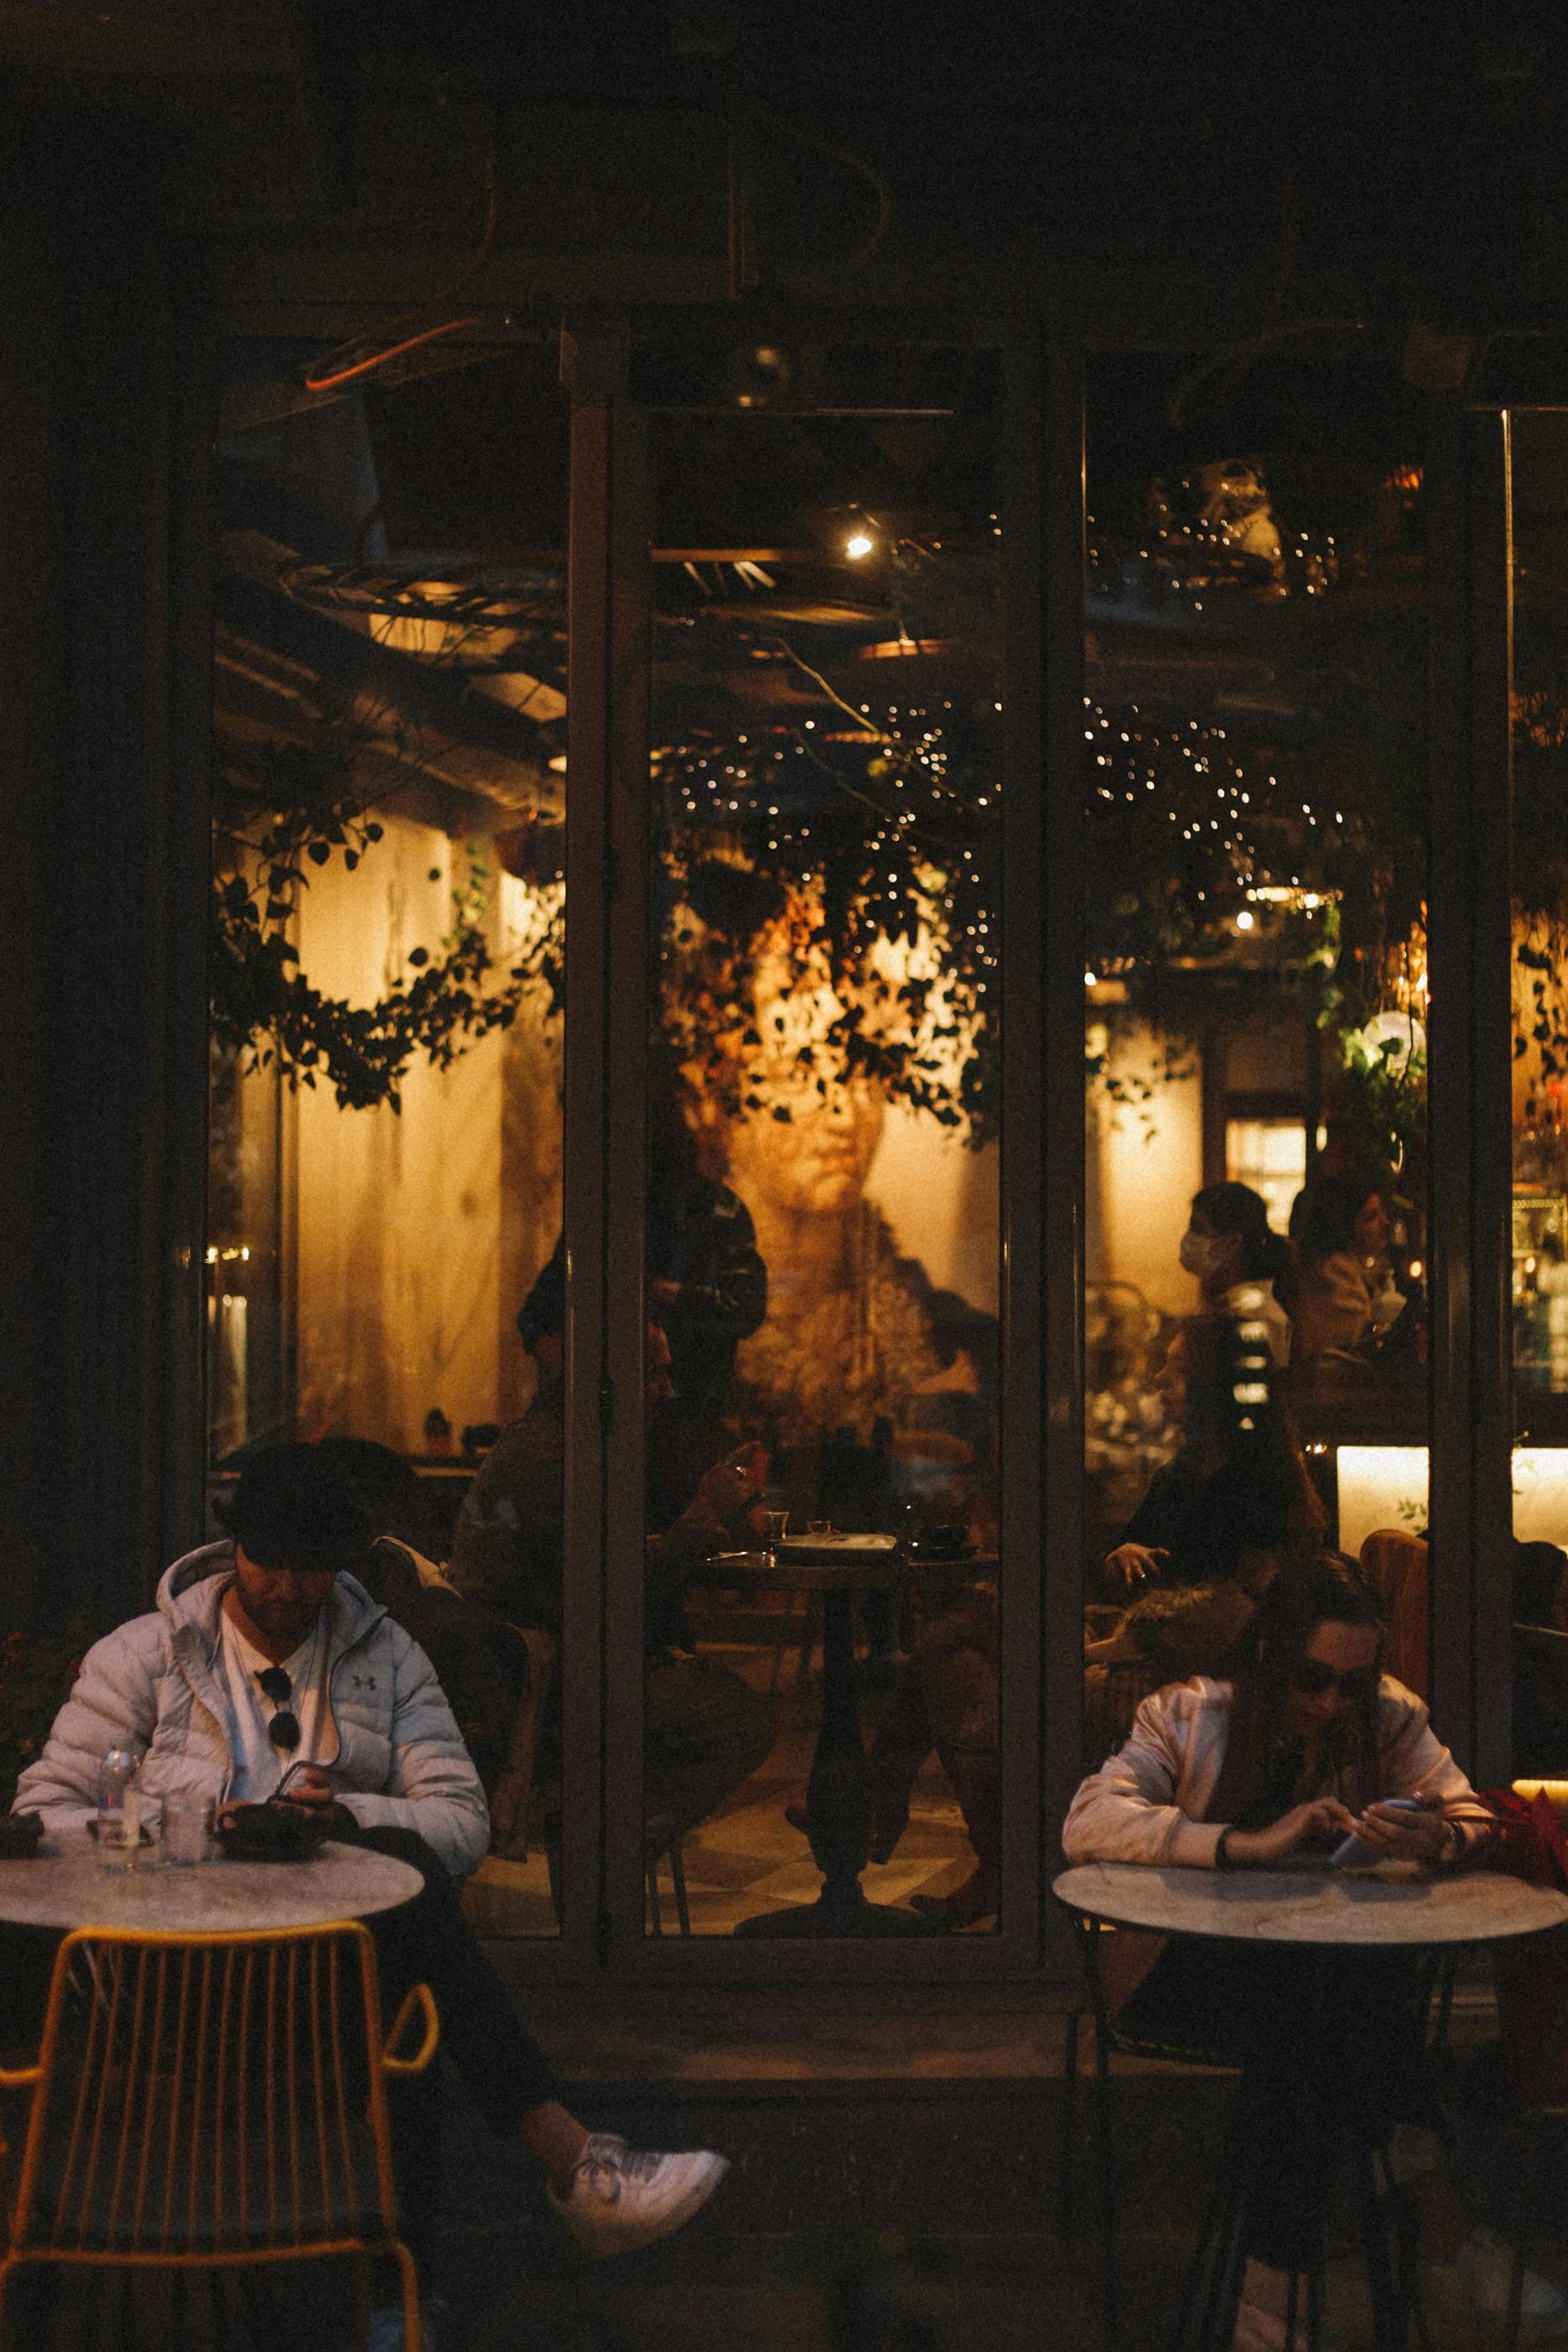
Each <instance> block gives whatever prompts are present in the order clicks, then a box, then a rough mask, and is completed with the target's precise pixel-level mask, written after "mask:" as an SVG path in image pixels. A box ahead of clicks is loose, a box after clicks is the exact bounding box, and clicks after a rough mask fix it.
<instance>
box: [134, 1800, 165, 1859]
mask: <svg viewBox="0 0 1568 2352" xmlns="http://www.w3.org/2000/svg"><path fill="white" fill-rule="evenodd" d="M141 1812H142V1818H141V1822H140V1825H139V1826H140V1832H141V1833H140V1836H139V1838H138V1840H137V1845H136V1867H137V1869H138V1870H162V1868H163V1798H162V1797H143V1798H142V1808H141Z"/></svg>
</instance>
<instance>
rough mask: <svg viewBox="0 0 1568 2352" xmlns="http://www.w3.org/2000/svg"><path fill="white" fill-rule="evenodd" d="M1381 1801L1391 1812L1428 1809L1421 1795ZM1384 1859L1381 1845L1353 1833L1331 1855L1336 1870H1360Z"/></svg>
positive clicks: (1330, 1858)
mask: <svg viewBox="0 0 1568 2352" xmlns="http://www.w3.org/2000/svg"><path fill="white" fill-rule="evenodd" d="M1380 1802H1381V1803H1382V1804H1383V1805H1384V1806H1385V1807H1386V1809H1387V1811H1389V1812H1391V1813H1424V1812H1426V1811H1427V1810H1428V1809H1427V1807H1426V1806H1425V1805H1424V1804H1423V1803H1422V1801H1421V1800H1420V1798H1419V1797H1384V1798H1382V1799H1381V1800H1380ZM1384 1859H1385V1857H1384V1853H1383V1852H1382V1849H1381V1848H1380V1847H1378V1846H1375V1845H1368V1843H1367V1842H1366V1840H1365V1839H1364V1838H1359V1837H1356V1836H1354V1835H1353V1834H1352V1836H1350V1837H1348V1838H1343V1839H1342V1840H1341V1842H1340V1843H1339V1844H1338V1845H1337V1846H1335V1848H1334V1850H1333V1852H1332V1853H1331V1855H1330V1856H1329V1860H1330V1861H1331V1863H1332V1864H1333V1866H1334V1868H1335V1869H1336V1870H1360V1869H1362V1868H1363V1867H1364V1866H1365V1865H1366V1864H1369V1863H1373V1862H1382V1861H1384Z"/></svg>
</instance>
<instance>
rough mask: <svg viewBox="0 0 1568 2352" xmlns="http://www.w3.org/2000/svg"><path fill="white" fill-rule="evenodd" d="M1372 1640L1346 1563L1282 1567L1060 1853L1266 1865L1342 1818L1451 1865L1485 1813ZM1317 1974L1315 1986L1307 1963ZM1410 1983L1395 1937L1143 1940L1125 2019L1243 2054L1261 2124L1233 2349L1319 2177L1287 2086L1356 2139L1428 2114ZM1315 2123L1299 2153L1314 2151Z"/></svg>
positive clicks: (1360, 1591) (1275, 2323)
mask: <svg viewBox="0 0 1568 2352" xmlns="http://www.w3.org/2000/svg"><path fill="white" fill-rule="evenodd" d="M1381 1648H1382V1627H1381V1624H1380V1622H1379V1608H1378V1598H1377V1595H1376V1593H1375V1592H1374V1591H1373V1589H1372V1587H1371V1586H1370V1585H1369V1584H1368V1583H1367V1582H1366V1581H1365V1580H1364V1579H1363V1576H1362V1574H1361V1572H1360V1570H1359V1569H1358V1568H1357V1567H1356V1565H1355V1563H1354V1562H1353V1561H1352V1560H1350V1559H1346V1558H1345V1557H1344V1556H1343V1555H1342V1553H1338V1552H1326V1553H1324V1554H1322V1555H1321V1557H1320V1558H1319V1559H1315V1560H1312V1561H1310V1562H1307V1563H1305V1564H1304V1565H1301V1566H1298V1567H1291V1568H1286V1569H1283V1570H1281V1571H1280V1573H1279V1576H1277V1577H1276V1579H1275V1580H1274V1582H1273V1583H1272V1584H1271V1585H1270V1586H1269V1588H1268V1591H1267V1593H1266V1594H1265V1595H1264V1598H1263V1600H1262V1601H1261V1603H1260V1605H1259V1607H1258V1613H1257V1615H1256V1617H1255V1618H1254V1620H1253V1624H1252V1628H1251V1641H1250V1645H1249V1650H1248V1653H1247V1658H1246V1663H1245V1664H1244V1665H1243V1666H1242V1668H1241V1669H1240V1670H1239V1671H1238V1673H1237V1677H1236V1680H1235V1681H1234V1682H1218V1681H1214V1680H1211V1679H1209V1678H1208V1677H1206V1676H1204V1675H1194V1677H1193V1679H1192V1680H1191V1681H1190V1682H1185V1683H1180V1684H1173V1685H1167V1687H1166V1688H1165V1689H1163V1690H1161V1691H1156V1692H1155V1693H1154V1695H1153V1696H1152V1697H1151V1698H1147V1699H1145V1700H1144V1702H1143V1704H1142V1706H1141V1707H1140V1708H1139V1711H1138V1715H1137V1718H1136V1720H1135V1722H1134V1724H1133V1727H1132V1731H1131V1736H1130V1737H1129V1738H1128V1739H1127V1741H1126V1744H1125V1745H1124V1746H1123V1747H1122V1748H1121V1749H1120V1751H1119V1752H1118V1753H1117V1754H1116V1755H1114V1756H1112V1757H1110V1759H1108V1761H1107V1762H1106V1763H1105V1764H1104V1765H1102V1766H1101V1768H1100V1770H1099V1771H1098V1772H1095V1773H1091V1774H1090V1776H1089V1779H1088V1780H1085V1781H1084V1783H1083V1785H1082V1787H1081V1788H1080V1789H1079V1792H1078V1794H1077V1796H1076V1797H1075V1798H1074V1800H1073V1802H1072V1806H1071V1809H1070V1811H1068V1819H1067V1824H1066V1827H1065V1828H1064V1830H1063V1832H1062V1844H1063V1847H1064V1849H1065V1851H1066V1853H1067V1855H1068V1859H1069V1861H1072V1862H1133V1863H1138V1862H1143V1863H1154V1864H1189V1865H1192V1866H1194V1867H1196V1868H1199V1869H1214V1870H1237V1869H1243V1868H1246V1867H1247V1866H1248V1865H1251V1866H1253V1867H1268V1865H1270V1864H1279V1863H1280V1862H1281V1861H1283V1859H1284V1857H1285V1856H1286V1855H1288V1854H1295V1853H1300V1852H1301V1851H1302V1850H1303V1849H1305V1850H1309V1851H1310V1849H1312V1848H1313V1847H1315V1846H1317V1845H1319V1844H1323V1845H1325V1846H1332V1845H1335V1844H1337V1843H1339V1842H1340V1840H1341V1839H1342V1837H1344V1836H1346V1835H1347V1834H1349V1833H1350V1832H1352V1830H1353V1831H1354V1832H1355V1833H1356V1834H1357V1836H1359V1837H1360V1838H1362V1839H1363V1841H1364V1842H1365V1843H1367V1844H1368V1845H1369V1846H1372V1847H1373V1848H1375V1849H1376V1851H1377V1853H1379V1855H1382V1856H1388V1857H1390V1858H1398V1859H1403V1860H1408V1861H1414V1862H1418V1863H1422V1864H1426V1865H1428V1866H1430V1867H1432V1868H1436V1869H1447V1868H1451V1867H1453V1866H1454V1865H1455V1864H1458V1862H1459V1861H1460V1860H1461V1859H1462V1858H1463V1857H1464V1855H1465V1853H1467V1851H1468V1849H1469V1848H1470V1847H1471V1846H1472V1845H1473V1844H1475V1843H1478V1842H1479V1840H1480V1839H1481V1838H1482V1837H1484V1835H1485V1833H1486V1824H1487V1822H1488V1819H1489V1816H1488V1814H1487V1812H1486V1810H1485V1808H1484V1807H1483V1806H1482V1805H1481V1804H1480V1803H1479V1801H1478V1799H1477V1798H1476V1797H1475V1795H1474V1792H1473V1791H1472V1790H1471V1788H1470V1785H1469V1782H1468V1780H1466V1778H1465V1776H1464V1774H1463V1773H1462V1772H1461V1771H1460V1769H1459V1768H1458V1765H1457V1764H1456V1763H1455V1761H1454V1759H1453V1758H1452V1757H1451V1756H1450V1755H1449V1753H1448V1750H1447V1748H1445V1747H1443V1746H1442V1745H1441V1743H1440V1742H1439V1741H1438V1739H1437V1738H1436V1736H1435V1734H1434V1733H1433V1731H1432V1729H1431V1727H1430V1725H1429V1724H1428V1722H1427V1719H1426V1707H1425V1706H1424V1705H1423V1704H1422V1702H1421V1701H1420V1700H1419V1699H1418V1698H1417V1697H1416V1696H1415V1694H1414V1693H1413V1692H1411V1691H1408V1690H1406V1689H1405V1687H1404V1685H1402V1684H1400V1683H1397V1682H1395V1681H1394V1678H1393V1676H1392V1675H1384V1674H1382V1673H1381V1672H1380V1670H1379V1657H1380V1652H1381ZM1390 1797H1414V1798H1415V1799H1416V1800H1418V1801H1419V1803H1420V1805H1421V1810H1420V1811H1415V1812H1406V1811H1389V1810H1388V1807H1387V1804H1386V1800H1387V1799H1388V1798H1390ZM1117 1940H1118V1942H1120V1941H1121V1938H1120V1937H1119V1938H1118V1939H1117ZM1325 1968H1326V1969H1328V1970H1329V1972H1330V1975H1331V1979H1332V1981H1331V1983H1330V1984H1329V1985H1328V1986H1327V1987H1326V1988H1324V1987H1323V1985H1322V1983H1321V1976H1319V1975H1318V1974H1317V1973H1316V1972H1318V1971H1321V1970H1322V1969H1325ZM1410 1992H1411V1972H1410V1969H1409V1967H1408V1964H1407V1963H1406V1962H1405V1961H1404V1960H1403V1959H1402V1958H1401V1956H1400V1955H1399V1953H1398V1952H1397V1951H1394V1952H1379V1951H1377V1950H1375V1949H1359V1950H1356V1951H1354V1952H1345V1953H1335V1954H1331V1955H1322V1954H1312V1953H1309V1952H1303V1951H1302V1950H1300V1948H1298V1949H1295V1950H1292V1949H1290V1948H1279V1947H1274V1948H1261V1947H1258V1946H1256V1945H1246V1944H1242V1943H1239V1942H1235V1941H1231V1940H1228V1939H1219V1938H1206V1937H1205V1938H1196V1937H1192V1938H1183V1939H1181V1940H1180V1941H1178V1942H1176V1943H1174V1944H1173V1945H1171V1946H1169V1947H1167V1948H1165V1949H1164V1950H1163V1952H1161V1953H1160V1954H1159V1956H1158V1957H1157V1958H1155V1959H1154V1962H1153V1965H1152V1968H1150V1969H1149V1970H1148V1973H1147V1974H1146V1975H1145V1976H1144V1978H1143V1979H1142V1982H1141V1983H1139V1984H1138V1986H1137V1988H1136V1990H1134V1991H1133V1993H1132V1995H1131V2000H1129V2001H1128V2003H1127V2005H1126V2007H1125V2008H1123V2010H1122V2011H1121V2017H1120V2022H1121V2024H1123V2026H1125V2027H1126V2029H1127V2030H1128V2031H1129V2032H1137V2033H1139V2034H1140V2035H1143V2034H1147V2035H1150V2036H1152V2037H1155V2038H1165V2039H1172V2038H1174V2039H1177V2040H1180V2041H1182V2042H1189V2043H1195V2044H1197V2045H1199V2046H1201V2047H1204V2048H1206V2049H1211V2050H1215V2051H1216V2052H1226V2053H1230V2054H1233V2055H1235V2056H1237V2057H1238V2058H1240V2059H1241V2061H1242V2063H1243V2067H1244V2088H1243V2095H1244V2099H1245V2101H1246V2102H1247V2106H1248V2111H1249V2112H1250V2113H1251V2114H1252V2115H1253V2116H1255V2117H1256V2118H1257V2121H1258V2129H1257V2131H1256V2133H1255V2134H1254V2145H1253V2146H1252V2147H1251V2148H1250V2150H1249V2156H1248V2163H1247V2209H1246V2214H1245V2221H1244V2227H1245V2232H1246V2246H1247V2254H1248V2256H1249V2260H1248V2263H1247V2277H1246V2280H1245V2282H1244V2285H1243V2297H1242V2305H1241V2312H1240V2316H1239V2318H1238V2321H1237V2335H1236V2343H1237V2346H1238V2347H1247V2352H1279V2347H1282V2346H1283V2344H1284V2330H1283V2325H1282V2322H1281V2318H1280V2314H1281V2313H1282V2311H1283V2309H1284V2278H1283V2276H1282V2275H1280V2274H1282V2273H1290V2272H1301V2271H1305V2270H1307V2269H1308V2268H1310V2266H1311V2265H1312V2263H1313V2262H1314V2261H1315V2260H1316V2256H1317V2249H1318V2245H1319V2242H1320V2237H1321V2221H1322V2213H1323V2209H1324V2204H1325V2201H1326V2197H1327V2192H1328V2187H1329V2183H1328V2180H1327V2179H1326V2178H1325V2177H1323V2176H1322V2169H1321V2166H1318V2165H1315V2164H1314V2163H1313V2162H1312V2161H1311V2157H1310V2153H1309V2148H1310V2145H1311V2144H1310V2143H1308V2142H1307V2141H1304V2140H1303V2139H1301V2138H1300V2137H1298V2136H1296V2135H1294V2134H1292V2133H1290V2132H1289V2131H1288V2130H1284V2129H1281V2128H1280V2118H1281V2117H1282V2116H1288V2115H1289V2114H1290V2113H1291V2112H1293V2111H1295V2109H1296V2106H1297V2102H1298V2101H1299V2100H1300V2098H1301V2097H1302V2095H1303V2089H1304V2086H1305V2087H1306V2088H1307V2090H1308V2091H1309V2092H1310V2094H1311V2095H1318V2096H1321V2098H1322V2099H1323V2100H1324V2101H1325V2102H1326V2103H1327V2105H1329V2106H1330V2108H1331V2111H1332V2112H1333V2113H1334V2114H1335V2115H1337V2116H1338V2117H1339V2118H1340V2119H1341V2120H1342V2122H1343V2123H1344V2124H1346V2125H1347V2126H1349V2127H1350V2128H1351V2129H1352V2131H1353V2132H1355V2133H1356V2134H1357V2135H1358V2136H1364V2137H1367V2138H1369V2139H1370V2140H1371V2141H1372V2143H1373V2145H1376V2144H1378V2143H1379V2142H1381V2141H1382V2140H1383V2139H1384V2137H1386V2135H1387V2133H1388V2130H1389V2129H1390V2127H1391V2126H1392V2124H1393V2123H1394V2120H1395V2119H1401V2120H1404V2121H1406V2122H1412V2121H1413V2122H1416V2123H1420V2122H1422V2121H1425V2120H1426V2118H1425V2116H1424V2113H1423V2106H1422V2100H1421V2088H1422V2085H1421V2065H1420V2034H1419V2020H1418V2018H1417V2015H1416V2010H1415V2004H1414V2003H1413V2001H1412V2000H1411V1998H1410ZM1325 1998H1326V2006H1325V2005H1324V2004H1325ZM1314 2013H1315V2014H1316V2016H1317V2017H1318V2019H1319V2020H1320V2022H1321V2019H1322V2018H1323V2017H1325V2016H1326V2017H1329V2018H1331V2019H1332V2021H1333V2025H1334V2032H1333V2034H1332V2036H1331V2037H1324V2036H1322V2035H1321V2032H1319V2034H1318V2035H1317V2037H1316V2038H1315V2039H1314V2038H1313V2036H1312V2033H1311V2032H1310V2027H1309V2025H1308V2022H1307V2021H1308V2020H1309V2018H1310V2016H1311V2015H1313V2014H1314ZM1331 2137H1332V2136H1331V2135H1329V2134H1324V2135H1320V2136H1319V2137H1318V2142H1317V2146H1319V2147H1321V2148H1323V2149H1327V2148H1329V2147H1330V2146H1331ZM1421 2138H1422V2142H1423V2144H1424V2145H1423V2154H1424V2155H1425V2156H1426V2160H1427V2161H1428V2162H1429V2161H1430V2154H1429V2147H1428V2146H1427V2145H1426V2135H1425V2134H1423V2135H1422V2136H1421ZM1414 2168H1415V2167H1413V2169H1414Z"/></svg>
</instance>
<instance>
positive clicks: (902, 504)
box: [637, 346, 1005, 1936]
mask: <svg viewBox="0 0 1568 2352" xmlns="http://www.w3.org/2000/svg"><path fill="white" fill-rule="evenodd" d="M704 371H706V373H704ZM996 374H997V371H996V364H995V362H994V356H993V355H991V354H988V353H983V352H949V351H909V350H896V351H869V350H864V349H849V348H833V349H821V348H816V349H813V348H809V347H805V346H802V347H800V348H795V347H791V348H787V349H786V348H783V347H777V348H775V347H773V346H767V347H760V348H757V349H755V350H752V349H750V348H747V349H745V350H742V351H737V352H731V353H730V354H728V355H725V356H724V357H722V359H721V360H719V361H716V362H709V361H708V360H707V359H705V358H702V357H701V356H698V357H693V356H691V355H690V354H689V353H683V354H681V355H680V356H679V358H676V357H667V356H660V355H657V354H649V355H647V358H646V359H645V361H644V362H643V367H642V379H641V382H640V383H639V384H638V386H637V389H638V392H639V394H640V396H641V397H643V398H644V399H645V400H646V401H647V404H648V405H649V408H650V410H651V412H652V416H651V425H652V448H651V461H652V482H653V488H652V500H653V513H654V531H655V548H654V562H653V566H652V576H653V697H652V735H651V740H652V784H653V804H652V805H653V840H652V873H651V891H652V907H653V922H652V951H653V955H654V959H655V962H654V974H653V986H652V991H651V1014H652V1033H651V1035H650V1038H649V1069H650V1080H649V1093H648V1101H647V1110H648V1215H647V1310H648V1317H649V1328H648V1332H647V1369H648V1398H647V1410H648V1423H647V1426H648V1465H649V1466H648V1479H647V1578H646V1586H645V1624H646V1637H647V1659H646V1670H645V1674H644V1677H643V1690H644V1707H645V1740H644V1790H643V1802H642V1821H643V1830H644V1841H645V1847H646V1860H647V1871H648V1883H649V1901H648V1913H647V1925H648V1929H649V1932H653V1933H657V1932H659V1931H660V1930H661V1929H662V1930H663V1931H665V1932H668V1930H669V1928H670V1927H671V1926H672V1925H673V1921H674V1915H673V1914H672V1911H671V1903H672V1900H673V1899H674V1896H675V1894H676V1888H675V1886H674V1885H672V1880H673V1879H674V1877H675V1876H676V1874H677V1873H678V1872H679V1879H680V1884H681V1900H682V1901H683V1902H684V1904H685V1905H686V1906H687V1916H689V1923H690V1927H691V1929H692V1931H693V1932H694V1933H696V1934H698V1935H709V1936H713V1935H728V1934H731V1933H733V1932H740V1933H742V1934H748V1935H751V1934H763V1935H767V1934H784V1935H826V1936H835V1935H837V1936H869V1935H888V1934H893V1933H905V1934H915V1933H920V1932H922V1931H924V1932H929V1931H931V1930H934V1929H938V1928H941V1927H976V1928H978V1927H984V1926H987V1925H989V1926H993V1927H994V1925H995V1922H996V1919H997V1916H998V1913H999V1907H1000V1906H1001V1905H1002V1903H1003V1902H1004V1901H1005V1890H1003V1889H1002V1888H1001V1887H1000V1885H999V1884H998V1857H999V1851H1000V1819H999V1813H1000V1805H999V1797H998V1769H997V1767H998V1748H999V1722H998V1703H997V1663H998V1648H999V1625H1000V1622H1001V1620H1002V1616H1003V1613H1004V1612H1003V1610H1002V1601H1001V1594H1000V1589H999V1579H998V1563H997V1473H998V1426H999V1423H998V1399H997V1380H998V1348H997V1332H998V1326H997V1312H998V1250H999V1215H998V1193H997V1167H998V1153H997V1144H996V1136H997V1129H998V1117H999V1112H998V1096H999V1091H1000V1068H999V1045H1000V1040H999V1034H998V1024H997V1017H996V1016H997V1008H998V998H999V987H998V982H997V971H998V962H999V958H1000V955H1001V951H1002V941H1001V937H1000V925H999V919H998V911H997V908H998V889H999V846H1000V830H1001V814H1002V811H1001V789H1002V787H1001V771H1000V745H1001V728H1002V703H1001V688H1000V685H999V635H998V622H997V593H998V553H999V547H998V542H999V538H1000V525H999V522H998V500H997V496H996V489H995V472H994V467H995V424H996Z"/></svg>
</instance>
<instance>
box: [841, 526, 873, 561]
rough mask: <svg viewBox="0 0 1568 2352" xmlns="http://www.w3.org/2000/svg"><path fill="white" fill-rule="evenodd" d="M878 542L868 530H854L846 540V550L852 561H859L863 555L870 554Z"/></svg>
mask: <svg viewBox="0 0 1568 2352" xmlns="http://www.w3.org/2000/svg"><path fill="white" fill-rule="evenodd" d="M876 544H877V542H876V541H875V540H874V539H873V538H872V537H871V534H870V532H869V531H868V530H852V531H851V532H850V534H849V536H848V538H847V540H846V541H845V542H844V552H845V554H846V555H847V556H848V557H849V559H850V561H851V562H854V563H858V562H860V560H861V558H862V557H863V556H867V555H869V554H870V552H871V550H872V549H873V548H874V547H875V546H876Z"/></svg>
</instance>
